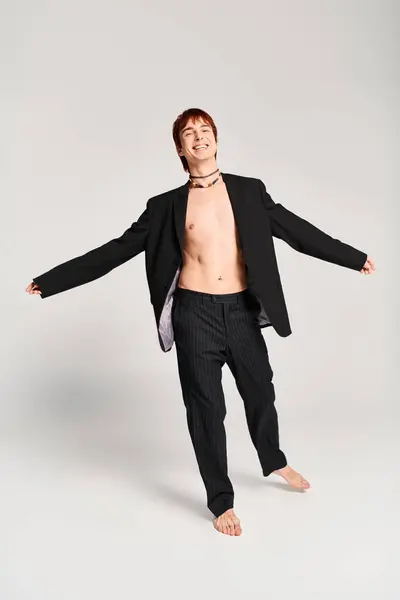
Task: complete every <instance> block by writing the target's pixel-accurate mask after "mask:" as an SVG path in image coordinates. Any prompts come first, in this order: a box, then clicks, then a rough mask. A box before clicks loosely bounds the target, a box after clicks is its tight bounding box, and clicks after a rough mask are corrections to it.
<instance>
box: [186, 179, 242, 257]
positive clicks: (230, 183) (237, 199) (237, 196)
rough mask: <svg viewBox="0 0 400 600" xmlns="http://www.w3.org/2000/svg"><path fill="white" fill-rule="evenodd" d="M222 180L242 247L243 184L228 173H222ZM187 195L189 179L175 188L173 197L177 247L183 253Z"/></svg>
mask: <svg viewBox="0 0 400 600" xmlns="http://www.w3.org/2000/svg"><path fill="white" fill-rule="evenodd" d="M222 177H223V180H224V182H225V185H226V189H227V192H228V196H229V200H230V202H231V205H232V211H233V215H234V217H235V222H236V226H237V230H238V235H239V239H240V243H241V245H242V247H243V237H242V236H243V231H242V223H243V222H244V218H245V212H244V211H245V207H246V202H245V193H246V189H245V186H243V185H241V184H240V179H239V178H238V177H235V176H234V175H232V174H230V173H222ZM188 197H189V181H187V182H186V183H185V184H184V185H182V186H181V187H180V188H178V189H177V193H176V195H175V198H174V221H175V230H176V235H177V238H178V241H179V247H180V250H181V253H183V248H184V242H185V223H186V212H187V205H188Z"/></svg>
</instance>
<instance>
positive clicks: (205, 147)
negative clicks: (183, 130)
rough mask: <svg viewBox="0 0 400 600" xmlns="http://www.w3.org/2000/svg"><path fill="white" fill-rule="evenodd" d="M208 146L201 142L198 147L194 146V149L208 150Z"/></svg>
mask: <svg viewBox="0 0 400 600" xmlns="http://www.w3.org/2000/svg"><path fill="white" fill-rule="evenodd" d="M207 148H208V144H199V146H198V147H197V146H196V147H193V150H207Z"/></svg>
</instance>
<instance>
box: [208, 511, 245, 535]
mask: <svg viewBox="0 0 400 600" xmlns="http://www.w3.org/2000/svg"><path fill="white" fill-rule="evenodd" d="M214 527H215V529H217V530H218V531H219V532H221V533H226V534H227V535H240V534H241V533H242V528H241V527H240V521H239V519H238V517H237V516H236V515H235V513H234V512H233V508H230V509H229V510H226V511H225V512H224V513H222V515H220V516H219V517H217V518H216V519H214Z"/></svg>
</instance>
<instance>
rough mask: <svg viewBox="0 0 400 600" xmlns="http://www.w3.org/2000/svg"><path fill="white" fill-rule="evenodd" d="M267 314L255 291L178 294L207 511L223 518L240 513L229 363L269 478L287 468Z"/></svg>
mask: <svg viewBox="0 0 400 600" xmlns="http://www.w3.org/2000/svg"><path fill="white" fill-rule="evenodd" d="M259 310H260V306H259V302H258V300H257V298H256V297H255V296H254V295H253V294H251V292H250V291H249V290H248V289H246V290H243V291H241V292H236V293H231V294H208V293H203V292H197V291H194V290H188V289H185V288H180V287H177V288H176V289H175V292H174V303H173V308H172V325H173V328H174V339H175V347H176V352H177V361H178V370H179V379H180V383H181V388H182V395H183V401H184V404H185V407H186V417H187V423H188V426H189V433H190V437H191V440H192V443H193V447H194V452H195V455H196V460H197V463H198V466H199V470H200V475H201V477H202V479H203V482H204V485H205V488H206V494H207V506H208V508H209V509H210V510H211V512H212V513H213V514H214V515H215V516H216V517H218V516H219V515H221V514H222V513H223V512H225V511H226V510H227V509H228V508H233V500H234V491H233V487H232V484H231V481H230V479H229V477H228V465H227V450H226V434H225V427H224V419H225V415H226V406H225V398H224V392H223V388H222V367H223V365H224V364H225V363H227V365H228V366H229V368H230V370H231V372H232V374H233V376H234V378H235V382H236V386H237V389H238V392H239V394H240V396H241V397H242V399H243V402H244V408H245V414H246V419H247V424H248V428H249V432H250V436H251V439H252V441H253V444H254V446H255V448H256V451H257V454H258V457H259V460H260V463H261V468H262V472H263V475H265V476H267V475H269V474H270V473H271V472H272V471H274V470H275V469H281V468H282V467H284V466H285V465H286V464H287V462H286V457H285V455H284V453H283V452H282V451H281V450H280V449H279V430H278V416H277V413H276V409H275V404H274V402H275V391H274V385H273V383H272V377H273V371H272V369H271V365H270V363H269V357H268V351H267V347H266V344H265V340H264V337H263V335H262V333H261V330H260V327H259V326H258V323H257V314H258V312H259Z"/></svg>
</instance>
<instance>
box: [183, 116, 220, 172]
mask: <svg viewBox="0 0 400 600" xmlns="http://www.w3.org/2000/svg"><path fill="white" fill-rule="evenodd" d="M180 139H181V147H182V150H181V151H179V154H180V156H185V157H186V160H187V161H188V163H189V164H193V163H196V162H198V161H202V160H207V159H210V158H213V157H214V155H215V153H216V151H217V143H216V141H215V137H214V132H213V130H212V128H211V126H210V125H208V123H205V122H204V121H203V120H202V119H201V120H196V121H194V120H193V119H192V118H190V119H189V120H188V122H187V123H186V125H185V127H184V128H183V129H182V131H181V132H180Z"/></svg>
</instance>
